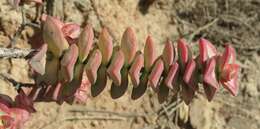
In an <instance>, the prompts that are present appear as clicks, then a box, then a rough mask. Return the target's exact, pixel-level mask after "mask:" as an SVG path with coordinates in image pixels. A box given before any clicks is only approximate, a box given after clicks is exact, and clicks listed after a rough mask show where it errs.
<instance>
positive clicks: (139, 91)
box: [131, 72, 148, 100]
mask: <svg viewBox="0 0 260 129" xmlns="http://www.w3.org/2000/svg"><path fill="white" fill-rule="evenodd" d="M147 84H148V73H146V72H143V73H142V75H141V77H140V83H139V85H138V86H137V87H134V88H133V91H132V94H131V99H133V100H137V99H138V98H140V97H142V96H143V95H144V93H145V91H146V89H147Z"/></svg>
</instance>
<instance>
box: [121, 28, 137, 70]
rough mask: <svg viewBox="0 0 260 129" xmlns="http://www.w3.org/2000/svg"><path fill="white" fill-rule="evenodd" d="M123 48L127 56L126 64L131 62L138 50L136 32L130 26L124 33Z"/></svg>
mask: <svg viewBox="0 0 260 129" xmlns="http://www.w3.org/2000/svg"><path fill="white" fill-rule="evenodd" d="M121 49H122V51H123V53H124V56H125V64H126V65H129V64H131V63H132V61H133V60H134V57H135V53H136V51H137V39H136V35H135V32H134V30H133V29H132V28H131V27H128V28H127V29H126V30H125V32H124V34H123V37H122V40H121Z"/></svg>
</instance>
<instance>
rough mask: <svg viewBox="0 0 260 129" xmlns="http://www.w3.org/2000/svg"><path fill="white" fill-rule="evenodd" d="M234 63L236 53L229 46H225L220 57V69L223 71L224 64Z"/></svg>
mask: <svg viewBox="0 0 260 129" xmlns="http://www.w3.org/2000/svg"><path fill="white" fill-rule="evenodd" d="M235 61H236V52H235V49H234V48H233V47H232V46H231V45H226V47H225V51H224V53H223V54H222V56H221V57H220V61H219V63H220V69H223V68H224V66H225V65H226V64H234V63H235Z"/></svg>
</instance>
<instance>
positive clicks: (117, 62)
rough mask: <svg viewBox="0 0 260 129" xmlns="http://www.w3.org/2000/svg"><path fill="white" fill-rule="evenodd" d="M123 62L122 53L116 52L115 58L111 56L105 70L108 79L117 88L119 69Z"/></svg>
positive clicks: (119, 81)
mask: <svg viewBox="0 0 260 129" xmlns="http://www.w3.org/2000/svg"><path fill="white" fill-rule="evenodd" d="M124 61H125V58H124V53H123V51H122V50H118V51H116V52H115V56H113V59H112V61H111V63H110V65H109V67H108V69H107V73H108V75H109V77H110V78H111V79H112V80H113V83H115V85H117V86H120V85H121V69H122V67H123V66H124Z"/></svg>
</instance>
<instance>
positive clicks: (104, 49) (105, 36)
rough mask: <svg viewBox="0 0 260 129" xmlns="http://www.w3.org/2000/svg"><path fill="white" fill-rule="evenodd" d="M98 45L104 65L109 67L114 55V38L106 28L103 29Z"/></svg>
mask: <svg viewBox="0 0 260 129" xmlns="http://www.w3.org/2000/svg"><path fill="white" fill-rule="evenodd" d="M97 45H98V48H99V50H100V51H101V53H102V64H104V65H107V64H108V63H109V61H110V58H111V56H112V53H113V43H112V37H111V36H110V35H109V33H108V30H107V29H106V28H103V29H102V31H101V33H100V35H99V41H98V44H97Z"/></svg>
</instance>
